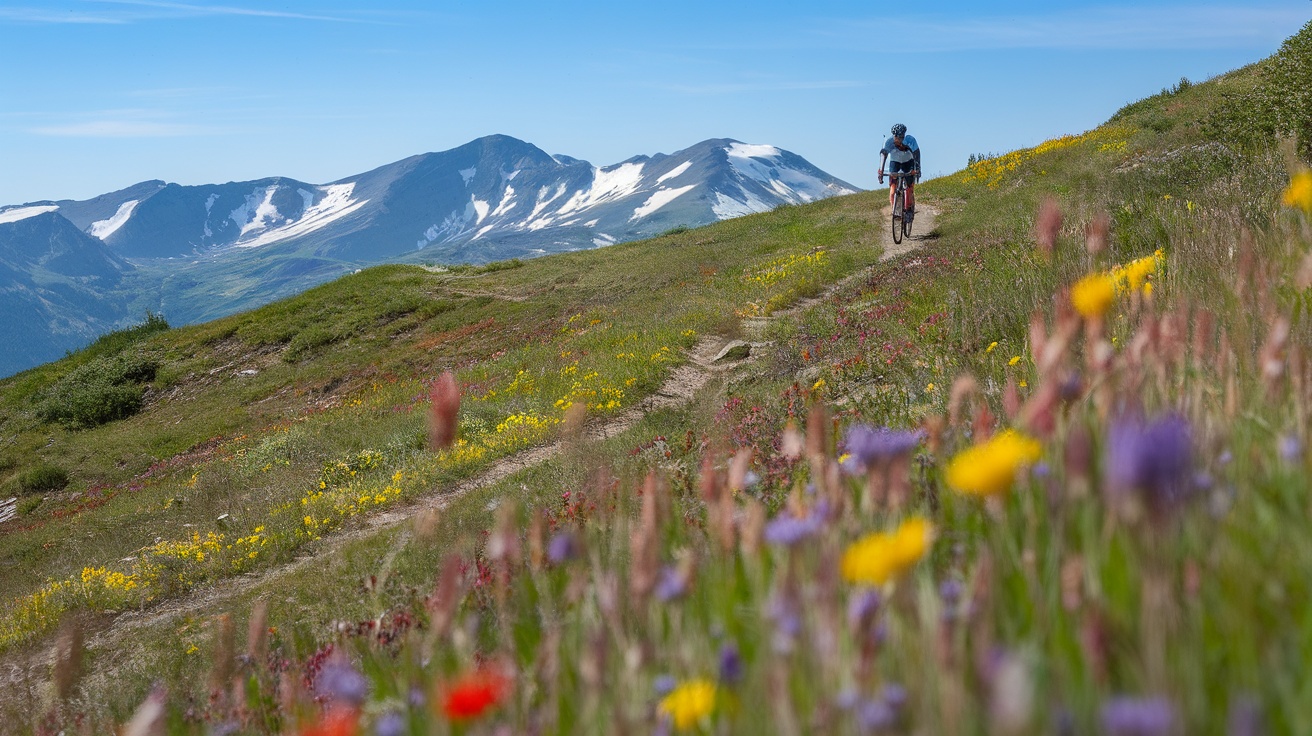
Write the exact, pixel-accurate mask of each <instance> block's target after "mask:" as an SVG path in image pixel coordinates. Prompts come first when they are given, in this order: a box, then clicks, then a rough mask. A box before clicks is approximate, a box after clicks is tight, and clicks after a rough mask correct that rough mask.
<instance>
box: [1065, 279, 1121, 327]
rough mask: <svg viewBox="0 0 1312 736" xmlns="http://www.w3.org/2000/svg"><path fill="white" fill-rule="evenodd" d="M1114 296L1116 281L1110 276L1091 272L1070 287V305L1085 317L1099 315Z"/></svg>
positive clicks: (1104, 310)
mask: <svg viewBox="0 0 1312 736" xmlns="http://www.w3.org/2000/svg"><path fill="white" fill-rule="evenodd" d="M1115 298H1116V283H1115V281H1113V280H1112V278H1111V277H1110V276H1108V275H1107V274H1102V273H1093V274H1089V275H1088V276H1085V277H1084V278H1082V279H1080V280H1079V281H1077V282H1075V285H1074V286H1072V287H1071V305H1072V306H1074V307H1075V311H1077V312H1079V313H1080V314H1081V315H1083V316H1084V317H1085V318H1086V319H1093V318H1095V317H1101V316H1102V315H1104V314H1106V313H1107V310H1108V309H1111V306H1112V300H1113V299H1115Z"/></svg>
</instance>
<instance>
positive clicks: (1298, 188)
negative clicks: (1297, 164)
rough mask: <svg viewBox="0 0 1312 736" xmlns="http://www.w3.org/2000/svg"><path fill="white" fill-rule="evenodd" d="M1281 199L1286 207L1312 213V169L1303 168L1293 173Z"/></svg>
mask: <svg viewBox="0 0 1312 736" xmlns="http://www.w3.org/2000/svg"><path fill="white" fill-rule="evenodd" d="M1281 201H1282V202H1284V203H1285V206H1286V207H1297V208H1299V209H1301V210H1303V211H1304V212H1306V213H1308V214H1309V215H1312V170H1306V169H1305V170H1303V171H1300V172H1298V173H1297V174H1294V176H1293V177H1292V178H1291V179H1290V180H1289V188H1288V189H1286V190H1285V195H1284V197H1283V198H1282V199H1281Z"/></svg>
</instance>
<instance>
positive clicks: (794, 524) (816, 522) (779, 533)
mask: <svg viewBox="0 0 1312 736" xmlns="http://www.w3.org/2000/svg"><path fill="white" fill-rule="evenodd" d="M821 527H822V524H821V520H820V518H819V516H818V514H814V513H812V514H807V515H806V516H803V517H801V518H798V517H796V516H793V515H792V514H790V513H788V512H787V511H784V512H782V513H780V514H779V515H778V516H776V517H774V518H773V519H771V520H770V522H769V523H767V524H766V525H765V532H764V534H763V536H764V538H765V541H767V542H769V543H770V544H777V545H779V546H781V547H792V546H794V545H796V544H798V543H799V542H801V541H803V540H805V539H807V538H809V537H813V536H815V535H816V534H818V533H819V532H820V530H821Z"/></svg>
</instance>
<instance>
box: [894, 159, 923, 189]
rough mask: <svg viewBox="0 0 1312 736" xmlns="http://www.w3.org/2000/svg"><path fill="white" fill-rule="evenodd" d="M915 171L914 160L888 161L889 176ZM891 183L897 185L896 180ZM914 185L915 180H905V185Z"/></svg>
mask: <svg viewBox="0 0 1312 736" xmlns="http://www.w3.org/2000/svg"><path fill="white" fill-rule="evenodd" d="M915 170H916V162H915V160H914V159H912V160H911V161H889V162H888V172H889V173H890V174H892V173H901V172H903V171H905V172H908V173H910V172H912V171H915ZM892 183H894V184H896V183H897V179H893V181H892ZM915 183H916V180H915V179H913V178H908V179H907V184H915Z"/></svg>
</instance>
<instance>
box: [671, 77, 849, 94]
mask: <svg viewBox="0 0 1312 736" xmlns="http://www.w3.org/2000/svg"><path fill="white" fill-rule="evenodd" d="M869 84H870V83H869V82H857V81H846V80H835V81H821V82H742V83H735V82H712V83H707V84H654V85H652V88H653V89H661V90H665V91H667V92H675V93H678V94H685V95H722V94H735V93H740V92H783V91H792V90H814V89H850V88H853V87H865V86H868V85H869Z"/></svg>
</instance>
